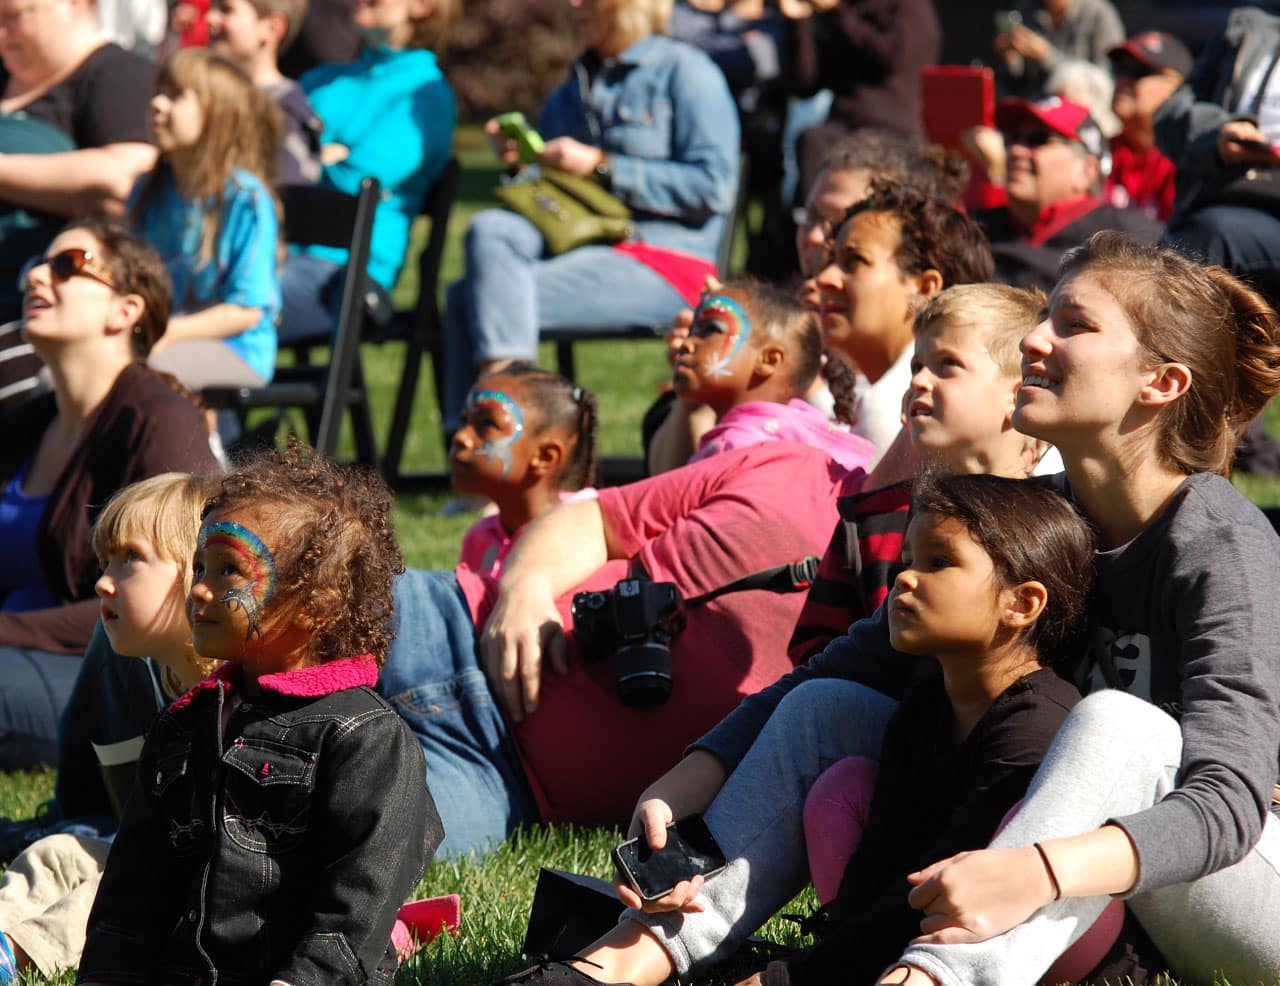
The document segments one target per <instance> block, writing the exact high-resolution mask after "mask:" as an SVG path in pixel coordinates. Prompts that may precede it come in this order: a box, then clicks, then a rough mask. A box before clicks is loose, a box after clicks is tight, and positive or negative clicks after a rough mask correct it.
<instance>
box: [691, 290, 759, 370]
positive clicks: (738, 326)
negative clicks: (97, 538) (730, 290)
mask: <svg viewBox="0 0 1280 986" xmlns="http://www.w3.org/2000/svg"><path fill="white" fill-rule="evenodd" d="M702 321H711V322H713V323H715V324H716V325H717V326H719V328H720V330H721V331H722V332H723V333H724V341H723V343H721V345H720V352H718V353H717V354H716V355H715V356H713V357H712V358H710V359H709V360H707V365H706V373H707V376H708V377H709V378H711V379H713V380H714V379H717V378H719V377H725V376H728V375H729V370H728V366H729V363H730V362H731V361H732V360H733V358H734V357H735V356H737V355H738V352H739V351H740V350H741V349H742V347H743V346H744V345H746V342H747V336H749V335H750V334H751V320H750V319H749V318H747V313H746V312H744V311H743V310H742V306H741V305H739V304H738V303H737V302H736V301H734V300H733V299H732V298H730V297H729V296H728V295H724V294H717V295H712V296H711V297H710V298H707V299H706V300H705V301H703V302H702V304H700V305H699V306H698V310H697V311H695V312H694V313H693V331H695V332H696V330H697V327H698V323H699V322H702Z"/></svg>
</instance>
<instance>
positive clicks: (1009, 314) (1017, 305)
mask: <svg viewBox="0 0 1280 986" xmlns="http://www.w3.org/2000/svg"><path fill="white" fill-rule="evenodd" d="M1044 305H1045V295H1044V292H1043V291H1041V290H1040V289H1039V288H1013V287H1010V286H1009V285H1007V284H958V285H956V286H955V287H950V288H947V289H946V290H945V291H940V292H938V294H936V295H934V296H933V297H932V298H930V299H929V301H928V303H927V304H926V305H925V306H924V308H923V309H921V311H920V314H919V315H917V316H916V323H915V333H916V335H921V334H923V333H925V332H928V331H930V330H932V329H933V328H934V326H935V325H937V324H938V323H939V322H945V323H950V324H952V325H972V326H974V327H976V328H980V329H984V330H985V331H986V332H987V352H989V353H990V354H991V359H992V360H994V361H995V364H996V366H998V367H999V368H1000V372H1001V373H1003V374H1004V375H1005V376H1008V377H1014V376H1019V375H1021V373H1022V352H1021V351H1020V350H1019V348H1018V344H1019V343H1020V342H1022V337H1023V336H1025V335H1026V334H1027V333H1028V332H1030V331H1031V330H1032V329H1034V328H1035V327H1036V324H1037V323H1038V322H1039V321H1040V314H1041V313H1042V312H1043V311H1044Z"/></svg>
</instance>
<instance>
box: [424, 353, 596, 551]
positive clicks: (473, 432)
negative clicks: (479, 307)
mask: <svg viewBox="0 0 1280 986" xmlns="http://www.w3.org/2000/svg"><path fill="white" fill-rule="evenodd" d="M598 424H599V412H598V409H597V404H596V396H595V394H593V393H591V391H589V390H584V389H583V388H581V387H578V386H575V385H574V384H573V382H572V381H570V380H566V379H565V378H564V377H562V376H560V375H559V374H556V373H551V372H549V371H548V370H544V369H542V368H541V367H538V366H535V365H534V364H532V363H524V362H518V363H512V364H510V365H509V366H507V367H505V368H504V369H503V370H502V371H501V372H500V373H496V374H493V375H491V376H488V377H485V378H483V379H481V380H480V381H479V382H478V383H477V384H476V385H475V387H474V388H473V389H472V391H471V393H470V394H468V395H467V403H466V406H465V407H464V408H463V412H462V427H460V428H459V429H458V430H457V431H456V432H455V433H454V436H453V442H452V444H451V447H450V449H449V474H450V476H451V477H452V479H453V489H454V491H455V492H456V493H459V494H478V495H481V496H486V497H488V498H489V499H491V500H492V501H493V502H494V504H496V505H497V508H498V512H497V513H496V514H494V515H492V516H489V517H485V518H483V519H482V520H480V521H478V522H477V523H476V524H474V525H473V526H472V527H471V529H470V530H468V531H467V533H466V534H465V535H464V536H463V539H462V554H461V557H460V559H459V561H460V563H461V564H463V565H466V566H467V567H468V568H470V569H471V570H472V571H474V572H477V573H479V574H481V575H493V576H497V575H498V574H499V573H500V572H501V571H502V560H503V558H505V557H506V555H507V552H508V551H509V550H510V549H511V545H512V543H513V542H514V540H515V538H516V537H517V535H518V534H519V533H520V530H521V529H522V528H523V527H524V526H525V525H526V524H527V523H529V521H531V520H533V519H534V518H535V517H539V516H541V515H542V514H544V513H546V512H547V511H548V510H550V509H551V508H552V507H554V506H555V505H556V504H558V503H560V502H562V501H564V500H573V499H577V498H579V497H583V496H593V495H594V490H592V489H591V485H592V483H593V482H594V481H595V471H596V430H597V427H598Z"/></svg>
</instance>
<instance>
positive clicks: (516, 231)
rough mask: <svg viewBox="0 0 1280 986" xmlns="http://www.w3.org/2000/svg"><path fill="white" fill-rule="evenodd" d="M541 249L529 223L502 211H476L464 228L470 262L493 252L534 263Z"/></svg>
mask: <svg viewBox="0 0 1280 986" xmlns="http://www.w3.org/2000/svg"><path fill="white" fill-rule="evenodd" d="M530 231H532V233H533V235H532V236H530ZM541 247H542V239H541V237H540V236H539V235H538V232H537V230H536V229H534V228H533V226H532V225H531V224H530V223H529V221H528V220H527V219H524V218H522V217H520V216H517V215H516V214H515V213H513V212H507V211H505V210H503V209H485V210H483V211H482V212H477V213H476V214H475V215H474V216H473V217H472V219H471V225H470V226H468V227H467V237H466V250H467V256H468V258H470V259H471V260H473V261H474V260H477V259H479V258H483V257H485V256H487V255H489V254H492V253H494V252H501V253H509V254H512V255H517V256H520V257H523V258H525V259H529V260H535V259H537V256H538V254H539V253H540V252H541ZM531 251H532V252H531Z"/></svg>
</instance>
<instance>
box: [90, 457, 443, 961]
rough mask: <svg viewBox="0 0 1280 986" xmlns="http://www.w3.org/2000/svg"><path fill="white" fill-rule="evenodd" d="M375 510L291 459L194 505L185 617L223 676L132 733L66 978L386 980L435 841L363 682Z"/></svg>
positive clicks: (380, 525)
mask: <svg viewBox="0 0 1280 986" xmlns="http://www.w3.org/2000/svg"><path fill="white" fill-rule="evenodd" d="M391 504H392V499H391V494H390V492H389V491H388V490H387V488H386V486H385V485H383V483H382V482H381V480H379V479H377V478H376V477H375V476H373V475H372V474H369V473H365V472H363V471H361V470H358V469H355V468H344V467H341V466H337V465H335V464H334V463H332V462H329V461H327V460H325V459H322V458H321V457H319V456H316V455H314V454H311V453H308V452H304V451H303V450H301V449H299V448H297V447H294V448H292V449H290V450H288V451H286V452H283V453H274V454H272V455H270V456H263V457H262V458H260V459H258V460H255V461H253V462H250V463H248V464H246V465H245V466H243V467H241V468H240V469H239V470H237V471H235V472H233V473H231V474H229V475H228V476H226V477H225V478H224V479H223V481H222V484H221V487H220V488H219V490H218V492H217V493H215V495H214V496H213V497H212V498H211V499H210V500H209V501H208V503H207V504H206V507H205V512H204V522H203V526H202V527H201V528H200V535H199V540H198V543H197V547H196V550H195V555H194V561H193V564H192V585H191V591H190V594H189V596H188V600H187V614H188V616H189V617H190V621H191V632H192V639H193V642H194V644H195V648H196V652H197V653H198V654H200V655H201V656H202V657H205V658H211V659H217V660H222V661H225V662H227V663H226V664H224V665H223V666H222V667H221V668H219V669H218V671H217V672H215V673H214V674H213V675H212V676H211V677H209V678H207V679H205V680H204V681H203V682H201V683H200V684H199V685H197V686H196V687H194V688H193V689H191V690H190V691H188V692H187V693H186V694H185V695H184V696H182V697H181V698H180V699H178V700H177V701H176V702H174V703H173V704H172V705H170V706H169V708H168V709H167V710H165V712H164V713H163V714H162V715H161V716H160V718H159V719H157V720H156V723H155V725H154V726H153V727H152V728H151V731H150V732H149V733H148V734H147V740H146V743H145V744H144V746H143V749H142V754H141V758H140V761H139V768H138V774H137V781H136V783H135V786H134V790H133V792H132V794H131V795H130V797H129V801H128V804H127V805H126V807H125V812H124V818H123V819H122V820H121V823H120V831H119V833H118V834H117V836H116V840H115V843H114V844H113V846H112V848H111V854H110V857H109V858H108V860H107V867H106V871H105V872H104V873H103V876H102V884H101V886H100V887H99V889H98V896H97V899H96V900H95V901H94V904H93V910H92V912H91V913H90V915H89V920H88V929H87V936H86V941H85V947H84V955H83V957H82V959H81V962H80V970H79V981H80V982H81V983H84V984H121V983H125V982H129V981H138V980H143V981H147V982H184V981H185V982H191V981H195V980H199V979H204V980H208V981H227V982H253V983H272V982H274V983H287V984H296V983H321V982H323V983H327V984H335V986H342V984H345V986H356V984H361V983H369V982H389V981H390V980H391V978H392V976H393V975H394V972H395V969H396V966H397V965H398V959H397V954H396V949H395V948H394V947H393V946H392V944H391V931H392V927H393V924H394V922H395V919H396V911H397V909H398V908H399V907H400V905H401V904H402V903H404V900H405V898H406V897H407V896H408V894H409V892H410V891H411V890H412V889H413V888H414V886H415V885H416V884H417V882H418V880H419V879H420V877H421V876H422V873H423V870H424V868H425V867H426V865H427V863H428V862H430V860H431V856H432V854H433V852H434V850H435V847H436V846H437V845H438V844H439V842H440V838H441V834H442V833H441V829H440V820H439V817H438V815H437V814H436V811H435V808H434V807H433V805H432V803H431V797H430V795H429V794H428V793H427V789H426V784H425V781H426V777H425V770H424V766H423V760H422V751H421V750H420V749H419V748H418V746H417V744H416V743H414V741H413V737H412V735H411V734H410V732H409V730H408V728H407V727H406V726H405V724H404V722H403V721H401V720H400V719H399V718H398V717H397V716H396V715H395V714H394V712H393V711H392V710H391V708H390V707H389V706H388V705H387V704H386V703H385V702H383V701H382V699H380V698H379V697H378V696H377V695H376V694H375V692H374V691H373V685H374V684H375V682H376V681H377V678H378V668H379V666H380V665H381V663H382V660H383V658H384V657H385V654H386V647H387V643H388V640H389V639H390V635H391V617H392V599H391V583H392V579H393V577H394V575H395V573H396V572H397V571H398V570H399V569H400V567H401V562H400V549H399V547H398V546H397V545H396V542H395V537H394V535H393V534H392V530H391ZM210 874H213V878H212V879H210Z"/></svg>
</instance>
